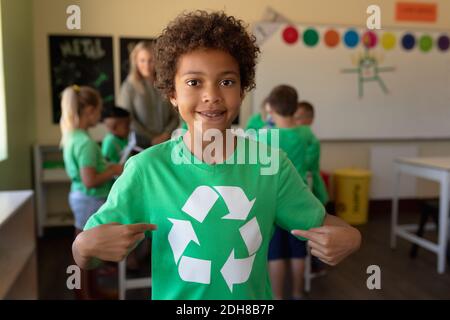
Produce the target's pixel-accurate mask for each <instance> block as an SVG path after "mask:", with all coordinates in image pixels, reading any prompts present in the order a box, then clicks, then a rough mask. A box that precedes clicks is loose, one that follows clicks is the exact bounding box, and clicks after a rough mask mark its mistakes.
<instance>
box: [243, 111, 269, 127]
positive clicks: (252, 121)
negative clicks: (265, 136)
mask: <svg viewBox="0 0 450 320" xmlns="http://www.w3.org/2000/svg"><path fill="white" fill-rule="evenodd" d="M265 126H266V121H264V120H263V118H262V115H261V113H256V114H254V115H252V116H251V117H250V118H249V119H248V121H247V126H246V128H245V129H255V130H258V129H262V128H264V127H265Z"/></svg>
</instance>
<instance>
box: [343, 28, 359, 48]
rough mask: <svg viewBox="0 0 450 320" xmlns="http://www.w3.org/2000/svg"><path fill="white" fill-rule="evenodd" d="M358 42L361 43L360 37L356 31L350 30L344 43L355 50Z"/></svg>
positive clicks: (345, 36)
mask: <svg viewBox="0 0 450 320" xmlns="http://www.w3.org/2000/svg"><path fill="white" fill-rule="evenodd" d="M358 42H359V35H358V33H357V32H356V31H355V30H353V29H350V30H348V31H347V32H346V33H345V35H344V43H345V45H346V46H347V47H349V48H354V47H356V46H357V45H358Z"/></svg>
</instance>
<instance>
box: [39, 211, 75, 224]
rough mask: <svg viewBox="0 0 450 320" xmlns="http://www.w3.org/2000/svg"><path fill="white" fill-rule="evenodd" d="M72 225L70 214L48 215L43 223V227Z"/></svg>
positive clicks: (71, 215) (72, 220)
mask: <svg viewBox="0 0 450 320" xmlns="http://www.w3.org/2000/svg"><path fill="white" fill-rule="evenodd" d="M74 223H75V222H74V219H73V214H72V213H71V212H60V213H49V214H48V215H47V219H46V221H45V227H60V226H73V225H74Z"/></svg>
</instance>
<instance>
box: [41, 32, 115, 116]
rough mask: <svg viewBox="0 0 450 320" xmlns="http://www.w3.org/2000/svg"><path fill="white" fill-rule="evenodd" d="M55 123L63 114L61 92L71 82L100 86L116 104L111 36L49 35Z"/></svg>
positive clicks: (109, 102) (105, 101)
mask: <svg viewBox="0 0 450 320" xmlns="http://www.w3.org/2000/svg"><path fill="white" fill-rule="evenodd" d="M49 49H50V50H49V51H50V74H51V89H52V104H53V123H58V122H59V119H60V117H61V105H60V103H61V102H60V101H61V92H62V91H63V90H64V89H65V88H66V87H67V86H69V85H73V84H77V85H79V86H82V85H86V86H91V87H93V88H95V89H97V90H98V91H99V92H100V94H101V96H102V98H103V105H104V106H112V105H114V68H113V44H112V37H103V36H67V35H49Z"/></svg>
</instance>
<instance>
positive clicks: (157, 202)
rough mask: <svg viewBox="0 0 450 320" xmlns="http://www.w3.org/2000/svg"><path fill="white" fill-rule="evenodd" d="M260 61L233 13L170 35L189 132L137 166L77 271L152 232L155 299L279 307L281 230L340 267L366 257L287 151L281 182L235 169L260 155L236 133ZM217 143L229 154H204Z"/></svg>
mask: <svg viewBox="0 0 450 320" xmlns="http://www.w3.org/2000/svg"><path fill="white" fill-rule="evenodd" d="M258 52H259V49H258V48H257V47H256V45H255V38H254V37H252V36H249V34H248V33H247V31H246V30H245V27H244V26H243V24H242V22H241V21H240V20H237V19H235V18H234V17H232V16H227V15H225V14H224V13H223V12H213V13H207V12H204V11H196V12H192V13H187V14H183V15H181V16H179V17H178V18H176V19H175V20H174V21H173V22H171V23H170V24H169V25H168V26H167V28H166V29H165V30H164V31H163V33H162V35H161V36H160V37H158V40H157V44H156V48H155V56H156V73H157V86H158V88H159V89H160V90H161V91H162V93H163V94H164V95H165V96H166V97H167V98H168V99H169V100H170V102H171V103H172V105H173V106H174V107H176V108H178V110H179V112H180V115H181V117H182V118H183V120H184V121H186V124H187V126H188V131H187V132H186V133H185V134H184V135H182V136H180V137H178V138H176V139H175V138H173V139H172V140H170V141H168V142H166V143H162V144H160V145H157V146H154V147H152V148H149V149H147V150H145V151H144V152H141V153H140V154H139V155H136V156H134V157H132V158H131V159H130V160H129V161H128V162H127V165H126V169H125V172H124V174H123V175H122V176H121V177H119V179H118V180H117V181H116V183H115V184H114V186H113V189H112V191H111V193H110V195H109V197H108V200H107V202H106V204H105V205H104V206H103V207H102V208H101V209H100V210H99V211H98V212H97V213H96V214H95V215H94V216H93V217H92V218H91V219H90V220H89V221H88V224H87V226H86V228H85V231H84V232H82V233H81V234H80V235H79V236H78V237H77V239H76V240H75V241H74V244H73V246H72V248H73V250H72V251H73V255H74V259H75V261H76V262H77V264H78V265H79V266H81V267H82V268H92V267H95V266H97V265H98V264H99V263H100V262H101V260H107V261H108V260H109V261H120V260H121V259H123V258H124V257H125V256H126V255H127V253H128V252H129V251H130V250H131V249H132V248H133V247H134V246H135V245H136V243H137V242H138V241H140V240H142V239H143V238H144V236H145V235H144V233H148V232H149V231H154V232H152V246H153V247H152V249H153V250H152V298H153V299H269V298H271V297H272V294H271V288H270V282H269V276H268V272H267V250H268V245H269V240H270V236H271V234H272V232H273V229H274V225H275V223H276V224H278V225H280V226H281V227H283V228H284V229H287V230H294V231H293V232H294V233H295V234H296V235H297V236H300V237H307V238H310V240H311V244H312V246H313V248H314V249H313V254H316V255H317V256H319V257H321V258H322V259H323V260H324V261H327V262H328V263H330V264H336V263H338V262H339V261H341V260H342V259H344V258H345V257H346V256H348V255H349V254H351V253H352V252H354V251H355V250H357V248H358V247H359V245H360V241H361V236H360V234H359V232H358V231H357V230H356V229H354V228H352V227H351V226H349V225H348V224H346V223H344V222H343V221H341V220H339V219H337V218H334V217H329V216H326V218H325V211H324V208H323V206H322V205H321V204H320V203H319V202H318V201H317V200H316V199H315V197H314V196H313V195H312V194H311V193H310V192H309V191H308V188H307V187H306V186H305V185H304V183H303V181H302V179H301V177H300V176H299V175H298V174H297V173H296V171H295V169H294V168H293V166H292V164H291V163H290V162H289V160H288V159H287V157H286V156H285V155H284V154H283V153H280V152H279V151H278V150H272V152H273V153H274V154H277V155H278V157H279V163H280V165H279V168H278V170H273V171H274V172H272V174H265V175H262V174H261V172H262V170H261V169H262V167H263V164H262V163H261V162H260V161H258V162H256V163H248V162H246V163H243V164H236V163H235V162H233V161H235V160H239V159H249V158H248V157H249V156H250V155H251V154H250V148H249V143H248V139H246V138H242V137H238V136H232V137H227V135H226V131H227V129H230V128H231V124H232V122H233V120H234V119H235V118H236V117H237V115H238V113H239V108H240V106H241V103H242V100H243V98H244V95H245V93H246V92H247V91H249V90H250V89H251V88H253V87H254V76H255V64H256V57H257V55H258ZM203 133H205V135H206V134H210V133H215V134H217V133H219V134H221V135H222V139H218V140H217V141H216V140H215V139H214V142H212V141H211V139H210V138H211V137H210V136H209V137H206V136H204V135H203ZM216 137H218V135H216ZM208 138H209V139H208ZM213 144H214V145H217V146H220V147H222V148H217V149H216V150H215V152H214V153H213V154H212V153H211V157H210V156H208V155H206V156H205V154H206V153H207V152H208V151H210V147H211V145H213ZM229 145H231V148H230V147H228V146H229ZM258 147H262V148H264V147H263V146H261V145H258ZM265 148H266V149H267V146H266V147H265ZM225 159H226V160H225ZM324 221H325V226H323V227H320V226H321V225H322V223H323V222H324ZM119 223H120V224H119ZM156 226H157V227H156ZM156 228H157V229H156ZM300 229H301V230H300ZM155 230H156V231H155ZM305 230H309V231H305Z"/></svg>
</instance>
